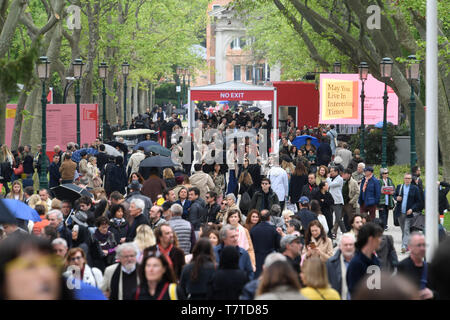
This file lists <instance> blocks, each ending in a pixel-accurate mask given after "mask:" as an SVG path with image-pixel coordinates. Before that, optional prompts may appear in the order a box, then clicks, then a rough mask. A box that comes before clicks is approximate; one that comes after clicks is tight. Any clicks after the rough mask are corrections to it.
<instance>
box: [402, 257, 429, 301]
mask: <svg viewBox="0 0 450 320" xmlns="http://www.w3.org/2000/svg"><path fill="white" fill-rule="evenodd" d="M425 263H427V262H426V261H424V264H425ZM427 271H428V272H427V275H426V277H425V279H426V285H425V287H426V288H429V289H430V290H431V291H433V296H434V298H435V299H436V298H437V292H436V291H434V290H433V289H432V288H430V280H429V279H430V277H429V276H430V265H427ZM422 272H423V266H422V267H416V265H415V264H414V262H413V261H412V259H411V257H408V258H405V259H403V260H402V261H401V262H400V263H399V264H398V274H401V275H403V276H405V277H406V278H408V279H409V280H411V282H412V283H414V284H415V285H416V286H417V288H419V289H421V279H422Z"/></svg>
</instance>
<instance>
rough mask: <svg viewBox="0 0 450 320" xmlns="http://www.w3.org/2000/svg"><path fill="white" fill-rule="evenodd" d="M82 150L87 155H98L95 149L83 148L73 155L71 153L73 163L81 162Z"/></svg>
mask: <svg viewBox="0 0 450 320" xmlns="http://www.w3.org/2000/svg"><path fill="white" fill-rule="evenodd" d="M83 150H84V151H86V153H87V154H93V155H96V154H97V153H98V150H97V149H94V148H83V149H80V150H77V151H75V152H74V153H72V160H73V161H75V162H80V160H81V152H82V151H83Z"/></svg>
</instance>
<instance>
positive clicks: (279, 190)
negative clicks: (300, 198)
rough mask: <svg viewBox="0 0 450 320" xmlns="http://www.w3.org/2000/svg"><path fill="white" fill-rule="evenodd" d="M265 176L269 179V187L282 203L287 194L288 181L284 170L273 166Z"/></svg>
mask: <svg viewBox="0 0 450 320" xmlns="http://www.w3.org/2000/svg"><path fill="white" fill-rule="evenodd" d="M267 176H268V177H269V179H270V184H271V186H270V187H271V188H272V190H273V191H274V192H275V193H276V194H277V196H278V199H279V200H280V201H284V199H285V198H286V196H287V195H288V194H289V179H288V175H287V173H286V170H284V169H283V168H281V167H275V166H274V167H272V168H270V170H269V172H268V173H267Z"/></svg>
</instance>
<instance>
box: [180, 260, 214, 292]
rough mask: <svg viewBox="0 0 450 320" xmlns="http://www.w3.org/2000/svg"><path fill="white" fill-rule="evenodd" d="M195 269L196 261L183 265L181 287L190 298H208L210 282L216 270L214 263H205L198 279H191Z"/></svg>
mask: <svg viewBox="0 0 450 320" xmlns="http://www.w3.org/2000/svg"><path fill="white" fill-rule="evenodd" d="M193 269H194V263H190V264H188V265H185V266H184V267H183V270H182V271H181V278H180V287H181V289H182V290H183V293H184V295H185V296H186V297H187V298H188V299H189V300H206V297H207V292H208V283H210V282H211V281H212V278H213V276H214V274H215V272H216V268H215V266H214V263H212V262H207V263H205V264H204V265H203V266H202V267H201V268H200V270H199V272H198V276H197V279H195V280H192V279H191V275H192V271H193Z"/></svg>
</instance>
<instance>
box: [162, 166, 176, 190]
mask: <svg viewBox="0 0 450 320" xmlns="http://www.w3.org/2000/svg"><path fill="white" fill-rule="evenodd" d="M163 180H164V182H165V183H166V186H167V188H175V187H176V186H177V182H176V181H175V175H174V174H173V171H172V169H170V168H165V169H164V170H163Z"/></svg>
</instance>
